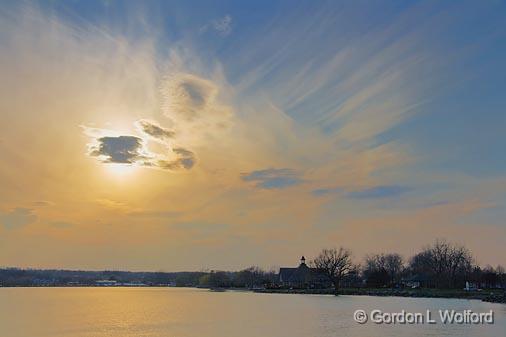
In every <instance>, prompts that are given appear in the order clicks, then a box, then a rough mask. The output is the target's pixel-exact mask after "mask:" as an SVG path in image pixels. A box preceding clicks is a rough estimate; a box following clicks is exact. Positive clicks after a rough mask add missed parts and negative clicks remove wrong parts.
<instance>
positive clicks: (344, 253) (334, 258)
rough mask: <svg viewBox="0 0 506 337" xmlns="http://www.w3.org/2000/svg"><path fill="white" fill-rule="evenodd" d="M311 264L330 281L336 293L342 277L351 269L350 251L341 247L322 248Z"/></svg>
mask: <svg viewBox="0 0 506 337" xmlns="http://www.w3.org/2000/svg"><path fill="white" fill-rule="evenodd" d="M311 264H312V266H313V267H314V268H316V269H317V270H318V271H319V272H321V273H323V274H324V275H325V276H327V278H328V279H329V280H330V281H331V282H332V284H333V285H334V289H335V294H336V295H337V294H338V293H339V285H340V283H341V281H342V279H343V278H345V277H346V276H348V275H349V274H350V273H351V272H352V271H353V263H352V262H351V252H350V251H349V250H348V249H344V248H342V247H341V248H339V250H337V249H336V248H332V249H323V250H322V251H321V252H320V254H319V255H318V256H317V257H316V258H315V259H314V260H313V261H312V262H311Z"/></svg>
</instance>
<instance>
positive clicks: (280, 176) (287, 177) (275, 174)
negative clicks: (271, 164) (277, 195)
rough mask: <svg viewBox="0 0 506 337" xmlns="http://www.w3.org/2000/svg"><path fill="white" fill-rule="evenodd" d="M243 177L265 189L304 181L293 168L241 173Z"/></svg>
mask: <svg viewBox="0 0 506 337" xmlns="http://www.w3.org/2000/svg"><path fill="white" fill-rule="evenodd" d="M241 179H242V180H243V181H247V182H255V183H256V184H255V186H256V187H259V188H265V189H280V188H285V187H289V186H293V185H297V184H299V183H301V182H302V179H301V178H300V176H299V174H298V173H297V172H295V171H294V170H292V169H288V168H282V169H273V168H270V169H265V170H258V171H252V172H250V173H243V174H241Z"/></svg>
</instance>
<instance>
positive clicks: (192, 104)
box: [164, 74, 218, 120]
mask: <svg viewBox="0 0 506 337" xmlns="http://www.w3.org/2000/svg"><path fill="white" fill-rule="evenodd" d="M164 90H165V91H166V92H165V99H166V107H167V108H168V110H167V113H168V114H169V115H170V114H172V113H173V112H175V113H178V114H179V115H181V116H182V117H183V118H184V119H186V120H193V119H195V118H198V117H199V116H200V113H201V112H202V111H203V110H204V109H206V107H207V106H209V105H210V104H212V102H213V101H214V98H215V96H216V94H217V92H218V89H217V88H216V86H215V85H214V84H213V83H212V82H211V81H208V80H205V79H203V78H199V77H197V76H193V75H189V74H186V75H184V76H181V77H179V78H176V79H173V80H172V81H170V82H169V83H168V85H167V87H166V88H165V89H164Z"/></svg>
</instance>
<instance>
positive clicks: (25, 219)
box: [0, 207, 37, 229]
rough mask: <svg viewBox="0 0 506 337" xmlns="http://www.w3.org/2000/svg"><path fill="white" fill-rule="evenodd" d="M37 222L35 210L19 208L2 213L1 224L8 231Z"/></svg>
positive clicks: (0, 215)
mask: <svg viewBox="0 0 506 337" xmlns="http://www.w3.org/2000/svg"><path fill="white" fill-rule="evenodd" d="M36 220H37V215H35V214H34V213H33V209H30V208H23V207H18V208H14V209H13V210H11V211H8V212H0V224H2V225H4V227H5V228H7V229H15V228H19V227H23V226H26V225H29V224H31V223H33V222H35V221H36Z"/></svg>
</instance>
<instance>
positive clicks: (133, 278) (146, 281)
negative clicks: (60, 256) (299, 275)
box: [0, 267, 277, 288]
mask: <svg viewBox="0 0 506 337" xmlns="http://www.w3.org/2000/svg"><path fill="white" fill-rule="evenodd" d="M276 279H277V274H276V272H274V271H271V272H265V271H262V270H261V269H260V268H258V267H251V268H248V269H245V270H242V271H238V272H224V271H200V272H129V271H109V270H105V271H82V270H42V269H19V268H2V269H0V286H3V287H44V286H46V287H50V286H52V287H55V286H104V285H107V286H114V285H117V286H177V287H197V286H202V287H238V288H248V287H255V286H263V285H265V284H274V283H275V282H276Z"/></svg>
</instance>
